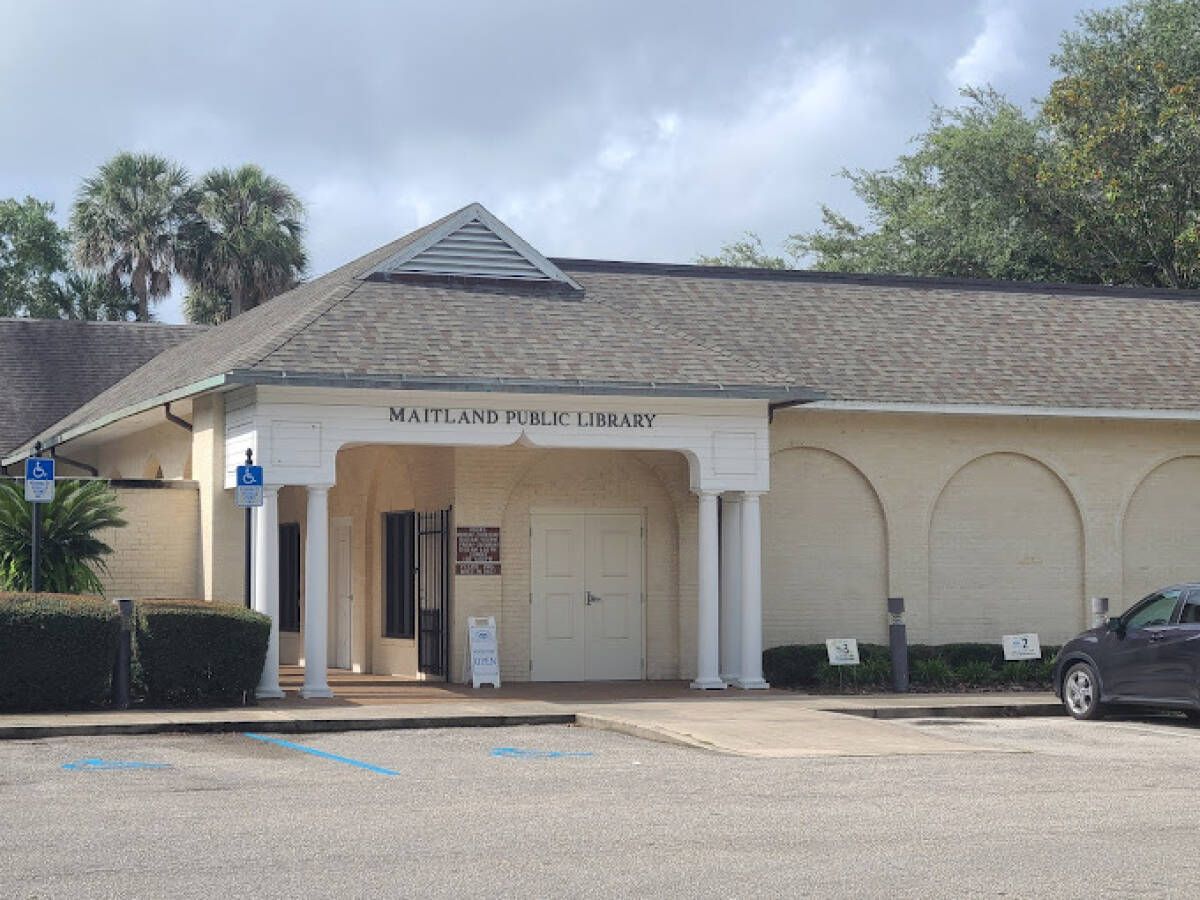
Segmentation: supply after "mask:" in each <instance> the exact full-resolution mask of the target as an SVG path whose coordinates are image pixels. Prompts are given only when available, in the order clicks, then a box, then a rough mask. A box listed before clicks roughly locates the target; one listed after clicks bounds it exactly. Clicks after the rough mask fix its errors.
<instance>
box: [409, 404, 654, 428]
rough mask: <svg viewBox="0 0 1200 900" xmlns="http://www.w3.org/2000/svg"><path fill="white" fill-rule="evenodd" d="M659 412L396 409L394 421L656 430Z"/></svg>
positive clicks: (411, 423) (433, 423)
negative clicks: (655, 422)
mask: <svg viewBox="0 0 1200 900" xmlns="http://www.w3.org/2000/svg"><path fill="white" fill-rule="evenodd" d="M656 418H658V413H647V412H624V413H612V412H591V411H578V410H572V411H558V410H548V409H465V408H452V407H429V406H393V407H391V408H390V409H389V418H388V420H389V421H391V422H400V423H403V424H405V425H519V426H521V427H528V426H542V427H546V428H653V427H654V420H655V419H656Z"/></svg>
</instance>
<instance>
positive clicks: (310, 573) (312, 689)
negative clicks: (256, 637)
mask: <svg viewBox="0 0 1200 900" xmlns="http://www.w3.org/2000/svg"><path fill="white" fill-rule="evenodd" d="M305 541H306V543H305V547H304V570H305V571H304V687H303V688H301V689H300V696H301V697H304V698H306V699H307V698H309V697H332V696H333V691H331V690H329V684H328V682H327V681H326V680H325V679H326V668H327V666H326V660H327V657H328V648H329V485H327V484H310V485H309V486H308V521H307V535H306V538H305Z"/></svg>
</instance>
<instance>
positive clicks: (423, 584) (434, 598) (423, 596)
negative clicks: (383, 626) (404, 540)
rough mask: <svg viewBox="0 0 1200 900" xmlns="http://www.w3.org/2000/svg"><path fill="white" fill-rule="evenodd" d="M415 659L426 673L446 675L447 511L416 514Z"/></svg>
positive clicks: (448, 525) (448, 600)
mask: <svg viewBox="0 0 1200 900" xmlns="http://www.w3.org/2000/svg"><path fill="white" fill-rule="evenodd" d="M414 569H415V571H414V573H413V574H414V575H415V576H416V583H417V632H418V633H417V658H418V665H419V667H420V669H421V671H422V672H424V673H425V674H427V675H440V676H442V677H443V678H447V677H448V676H449V668H448V664H449V661H450V627H449V622H450V510H449V509H441V510H438V511H437V512H428V513H417V553H416V565H415V566H414Z"/></svg>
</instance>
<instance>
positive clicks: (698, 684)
mask: <svg viewBox="0 0 1200 900" xmlns="http://www.w3.org/2000/svg"><path fill="white" fill-rule="evenodd" d="M688 687H691V688H694V689H695V690H698V691H723V690H725V688H727V687H729V685H727V684H726V683H725V682H723V681H722V680H721V679H720V678H704V679H700V678H697V679H696V680H695V681H693V682H692V683H691V684H690V685H688Z"/></svg>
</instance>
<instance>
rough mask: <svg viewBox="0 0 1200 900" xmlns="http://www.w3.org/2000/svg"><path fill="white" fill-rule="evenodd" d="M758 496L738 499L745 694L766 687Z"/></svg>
mask: <svg viewBox="0 0 1200 900" xmlns="http://www.w3.org/2000/svg"><path fill="white" fill-rule="evenodd" d="M758 497H759V495H758V494H752V493H746V494H743V495H742V677H741V678H739V679H738V680H737V682H736V685H737V686H738V687H740V688H745V689H746V690H762V689H765V688H768V687H770V685H769V684H767V683H766V682H765V681H763V677H762V533H761V523H760V520H759V514H758Z"/></svg>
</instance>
